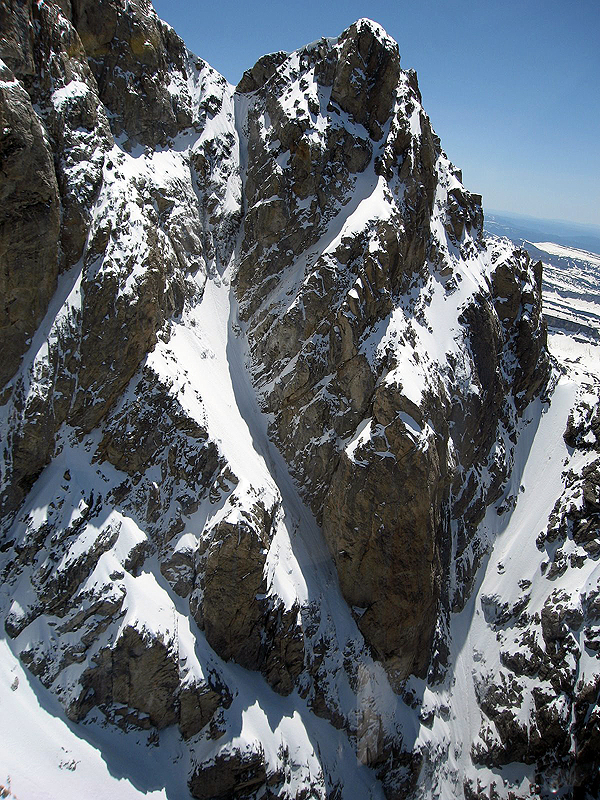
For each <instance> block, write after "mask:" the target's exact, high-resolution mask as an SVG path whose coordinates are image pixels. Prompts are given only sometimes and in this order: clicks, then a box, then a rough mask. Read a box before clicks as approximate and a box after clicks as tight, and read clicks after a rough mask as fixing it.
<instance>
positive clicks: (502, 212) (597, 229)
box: [483, 203, 600, 236]
mask: <svg viewBox="0 0 600 800" xmlns="http://www.w3.org/2000/svg"><path fill="white" fill-rule="evenodd" d="M483 213H484V214H485V215H488V214H497V215H498V216H504V217H515V218H517V219H522V220H527V221H531V222H545V223H549V224H554V225H566V226H568V227H574V228H581V229H582V230H583V231H587V232H590V233H594V234H596V235H598V236H600V224H595V223H593V222H575V221H573V220H569V219H559V218H558V217H536V216H533V215H532V214H523V213H521V212H519V211H511V210H509V209H506V208H504V209H500V208H489V207H487V206H486V205H485V203H483Z"/></svg>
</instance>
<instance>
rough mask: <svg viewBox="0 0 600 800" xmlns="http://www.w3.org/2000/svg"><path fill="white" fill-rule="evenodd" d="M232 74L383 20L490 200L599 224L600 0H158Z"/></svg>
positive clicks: (454, 148)
mask: <svg viewBox="0 0 600 800" xmlns="http://www.w3.org/2000/svg"><path fill="white" fill-rule="evenodd" d="M154 6H155V8H156V10H157V13H158V14H159V16H161V17H162V18H163V19H165V20H167V22H169V23H170V24H171V25H173V27H174V28H175V30H176V31H177V32H178V33H179V35H180V36H181V37H182V38H183V39H184V41H185V43H186V44H187V46H188V47H189V48H190V49H191V50H193V51H194V52H195V53H196V54H197V55H199V56H200V57H202V58H203V59H205V60H206V61H208V62H209V63H210V64H211V65H212V66H213V67H214V68H215V69H217V70H218V71H219V72H221V73H222V74H223V75H224V76H225V77H226V78H227V79H228V80H229V81H231V82H232V83H237V81H238V80H239V79H240V77H241V75H242V72H243V71H244V70H245V69H247V68H248V67H250V66H252V65H253V64H254V62H255V61H256V60H257V59H258V58H259V57H260V56H261V55H264V54H265V53H268V52H272V51H274V50H289V51H291V50H295V49H296V48H298V47H301V46H302V45H303V44H306V43H307V42H311V41H313V40H315V39H318V38H320V37H321V36H337V35H338V34H340V33H341V32H342V30H344V28H346V27H348V25H350V24H351V23H352V22H354V21H355V20H356V19H358V18H359V17H370V18H371V19H374V20H376V21H377V22H379V23H380V24H381V25H383V27H384V28H385V29H386V30H387V31H388V33H389V34H390V35H391V36H393V37H394V39H396V41H397V42H398V44H399V46H400V54H401V57H402V66H403V67H404V68H409V67H410V68H413V69H415V70H416V71H417V74H418V78H419V85H420V88H421V93H422V95H423V103H424V106H425V110H426V111H427V113H428V114H429V116H430V118H431V121H432V123H433V127H434V129H435V130H436V132H437V133H438V135H439V136H440V138H441V140H442V146H443V148H444V150H445V151H446V152H447V154H448V156H449V157H450V158H451V159H452V161H453V162H454V163H455V164H456V165H457V166H458V167H460V168H461V169H462V170H463V179H464V182H465V184H466V186H467V188H469V189H471V190H472V191H474V192H478V193H480V194H482V195H483V201H484V206H485V207H486V208H489V209H497V210H504V211H511V212H518V213H523V214H530V215H531V216H534V217H541V218H547V219H563V220H569V221H574V222H582V223H593V224H597V225H600V2H599V0H577V2H575V3H566V2H564V0H562V2H557V1H556V0H545V1H544V2H542V0H502V2H498V1H497V0H397V1H396V2H390V0H369V2H368V3H366V2H360V1H359V0H346V2H344V3H334V4H333V5H330V6H329V7H328V6H327V5H326V4H325V3H323V2H322V0H318V1H317V0H304V2H301V3H300V2H265V1H264V0H251V1H250V2H249V1H248V0H246V2H240V0H220V2H216V3H215V2H213V3H203V2H199V1H198V0H155V2H154Z"/></svg>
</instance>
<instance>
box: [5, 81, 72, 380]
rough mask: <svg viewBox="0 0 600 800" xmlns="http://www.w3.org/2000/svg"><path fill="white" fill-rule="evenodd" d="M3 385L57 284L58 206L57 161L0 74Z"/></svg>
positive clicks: (26, 102) (23, 99)
mask: <svg viewBox="0 0 600 800" xmlns="http://www.w3.org/2000/svg"><path fill="white" fill-rule="evenodd" d="M0 80H2V87H0V126H1V130H2V138H1V139H0V169H1V173H0V174H1V178H2V182H1V184H0V208H1V210H0V261H1V264H2V269H1V271H0V293H1V295H2V308H1V310H0V313H1V315H2V316H1V318H0V346H1V347H2V352H3V354H4V357H3V359H2V366H1V367H0V386H2V387H3V386H4V385H5V384H6V382H7V381H8V380H9V379H10V378H12V376H13V375H14V373H15V372H16V370H17V368H18V366H19V363H20V360H21V357H22V355H23V353H24V352H25V350H26V348H27V344H28V342H29V341H30V338H31V336H33V334H34V333H35V331H36V329H37V326H38V325H39V323H40V321H41V319H42V317H43V316H44V314H45V312H46V308H47V307H48V303H49V301H50V298H51V297H52V295H53V294H54V290H55V289H56V279H57V277H58V268H59V252H58V240H59V230H60V205H59V196H58V187H57V183H56V175H55V172H54V161H53V158H52V153H51V151H50V148H49V147H48V144H47V142H46V141H45V139H44V132H43V128H42V125H41V124H40V120H39V118H38V117H37V115H36V114H35V112H34V111H33V108H32V106H31V101H30V98H29V96H28V94H27V92H26V91H25V90H24V89H23V88H22V86H21V85H20V83H19V82H18V81H17V80H16V78H15V76H14V75H13V73H12V72H11V71H10V70H9V69H8V68H7V67H4V68H3V70H2V72H1V73H0Z"/></svg>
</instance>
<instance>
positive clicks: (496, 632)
mask: <svg viewBox="0 0 600 800" xmlns="http://www.w3.org/2000/svg"><path fill="white" fill-rule="evenodd" d="M0 31H2V34H1V38H0V57H1V58H2V59H4V63H5V65H6V68H5V69H4V70H3V72H2V82H1V83H0V157H1V159H2V166H1V169H2V173H1V175H2V176H3V177H1V178H0V181H1V182H0V193H1V196H2V204H1V206H0V258H2V259H3V261H2V269H1V270H0V288H1V290H2V296H3V297H4V298H6V301H5V303H4V304H3V307H2V309H0V312H1V314H2V316H1V317H0V345H1V346H2V350H3V354H4V362H3V365H4V366H3V372H2V373H1V378H2V390H1V391H2V394H1V403H2V405H0V426H1V430H2V434H1V438H2V443H3V447H2V451H1V453H0V457H1V461H0V469H1V476H2V493H1V498H0V502H1V504H2V527H1V545H0V574H1V576H2V580H1V583H0V611H1V614H2V621H3V629H4V631H5V634H6V636H5V638H4V639H3V641H2V648H1V650H0V659H1V660H2V664H3V666H4V667H5V668H6V670H7V671H8V672H9V673H10V674H11V675H14V676H15V678H17V680H16V681H15V680H13V679H12V678H11V680H10V681H9V682H6V681H5V682H3V683H2V684H1V686H0V692H1V695H0V701H1V703H2V707H3V708H4V709H5V713H6V714H8V715H10V714H12V712H13V711H14V712H15V715H18V717H19V723H20V724H19V727H18V729H17V730H16V731H15V736H14V737H11V740H10V741H9V742H8V743H7V747H6V749H5V752H4V753H3V755H2V758H3V759H4V761H3V762H2V764H3V766H4V764H5V763H6V767H7V770H6V771H7V773H9V774H10V775H11V776H12V779H13V782H12V790H11V791H14V794H15V795H17V796H19V797H36V796H41V794H42V792H47V787H48V785H51V786H52V787H53V788H52V791H54V793H55V794H57V795H58V794H60V795H61V796H64V797H75V796H86V795H89V791H90V785H92V784H93V786H94V791H98V792H99V793H101V792H104V793H106V794H108V793H113V794H114V793H115V792H116V793H117V794H119V796H123V797H127V798H136V797H139V796H140V795H141V794H144V795H145V796H147V795H149V794H151V793H152V794H154V793H156V794H157V795H158V796H162V797H164V798H167V799H168V800H182V799H183V800H184V799H185V798H189V797H194V798H197V799H198V800H211V798H260V797H266V796H272V797H280V798H287V799H288V800H301V798H306V797H308V796H311V797H317V798H322V800H326V798H331V797H339V798H343V799H344V800H351V799H352V798H364V797H371V798H381V799H382V798H384V797H387V798H389V800H392V799H395V798H398V797H408V798H415V799H416V798H418V797H423V796H427V797H430V796H431V797H437V796H439V797H450V796H452V797H454V796H456V797H466V798H468V800H472V798H483V797H488V796H492V795H493V796H494V797H496V796H497V797H499V798H502V800H509V799H510V798H525V797H530V796H532V794H533V795H534V796H536V795H542V794H544V793H546V792H549V791H550V790H551V789H552V788H556V787H560V786H561V785H562V786H567V787H569V788H568V791H571V790H573V787H575V786H577V787H583V786H588V787H591V788H590V789H589V791H590V792H592V793H593V792H595V791H596V788H597V786H596V784H595V783H594V781H596V782H597V767H598V763H597V762H598V758H597V754H598V751H599V744H600V743H598V734H597V724H596V721H597V715H598V711H597V704H598V692H599V689H600V683H599V681H598V677H597V676H598V669H597V657H596V654H597V652H598V647H597V644H598V624H597V622H598V596H597V595H598V591H597V584H598V571H597V561H596V559H597V554H598V548H599V547H600V544H598V529H599V526H598V511H597V505H598V502H600V499H599V498H598V495H597V485H598V470H599V469H600V467H599V465H598V458H597V452H598V441H597V439H598V437H597V436H596V435H595V434H594V431H596V432H597V427H598V425H597V410H596V400H595V399H594V397H595V395H594V391H595V388H594V387H593V386H589V387H583V388H582V387H579V386H578V385H577V384H576V383H574V382H573V381H567V380H564V379H560V380H559V375H558V373H557V372H556V371H554V370H553V368H552V364H551V361H550V358H549V355H548V351H547V346H546V332H545V325H544V322H543V319H542V309H541V295H540V285H541V266H540V265H539V264H533V263H532V262H531V261H530V259H529V258H528V256H527V254H526V253H524V252H522V251H520V250H514V249H513V248H512V247H511V246H510V245H509V243H508V242H507V241H500V240H489V239H488V240H486V239H485V238H484V236H483V233H482V219H483V217H482V210H481V198H480V197H479V196H477V195H473V194H471V193H469V192H468V191H467V190H466V189H465V187H464V186H463V185H462V183H461V178H460V173H459V171H458V170H456V169H455V168H454V167H453V166H452V164H451V163H450V162H449V160H448V158H447V157H446V155H445V154H444V152H443V151H442V149H441V145H440V142H439V139H438V138H437V136H436V135H435V133H434V132H433V129H432V126H431V123H430V120H429V118H428V116H427V114H426V113H425V110H424V109H423V106H422V103H421V97H420V95H419V92H418V87H417V84H416V78H415V76H414V73H412V72H410V71H408V72H405V71H403V70H402V69H401V68H400V59H399V55H398V48H397V45H396V44H395V43H394V42H393V40H392V39H390V38H389V37H388V36H387V34H385V32H384V31H383V29H381V28H380V27H379V26H378V25H376V23H372V22H371V21H368V20H359V21H358V22H357V23H354V24H353V25H352V26H350V27H349V28H348V29H347V30H346V31H345V32H344V33H342V34H341V35H340V37H338V38H337V39H323V40H320V41H318V42H316V43H313V44H312V45H310V46H308V47H305V48H301V49H299V50H297V51H295V52H294V53H289V54H288V53H283V52H278V53H274V54H270V55H268V56H265V57H263V58H262V59H259V61H258V62H257V64H256V65H255V66H254V67H252V69H250V70H249V71H247V72H246V73H245V74H244V76H243V78H242V80H241V81H240V84H239V85H238V87H237V89H236V88H234V87H232V86H231V85H230V84H228V83H227V81H226V80H225V79H224V78H222V76H220V75H219V74H218V73H216V72H215V71H214V70H212V68H211V67H210V66H209V65H207V64H206V63H205V62H203V61H201V60H200V59H198V58H196V57H195V56H193V55H192V54H190V53H189V51H187V49H186V48H185V46H184V44H183V42H182V41H181V40H180V39H179V38H178V37H177V36H176V34H175V33H174V32H173V30H172V29H171V28H170V27H169V26H166V25H164V24H163V23H162V22H160V20H158V18H157V17H156V16H155V15H154V14H153V13H149V6H147V5H146V4H143V3H130V2H127V0H100V2H98V1H97V0H96V1H95V2H90V0H71V3H70V4H67V3H65V4H61V5H58V4H55V3H49V2H41V0H40V1H39V2H38V0H28V2H26V3H22V4H19V5H18V8H16V9H15V7H13V5H12V4H8V3H7V2H4V0H0ZM589 380H591V379H589ZM567 421H568V422H567ZM565 429H566V438H565V439H563V436H562V434H563V431H565ZM540 532H541V533H540ZM32 687H33V689H35V692H37V697H39V698H40V703H41V705H40V703H38V701H37V699H36V694H35V693H34V691H33V689H32ZM53 704H54V705H53ZM57 704H58V705H57ZM42 709H54V711H52V712H50V711H47V710H42ZM56 709H62V711H60V710H56ZM63 714H64V715H66V718H68V720H69V723H68V724H67V723H66V722H65V721H64V719H63V716H62V715H63ZM7 718H8V717H7ZM40 720H43V724H41V722H40ZM82 726H85V727H82ZM81 730H84V731H85V736H84V737H77V735H76V734H77V732H78V731H81ZM21 732H23V734H21ZM33 732H35V735H33ZM58 740H60V741H61V742H64V745H61V747H64V749H65V754H64V756H63V755H61V756H60V762H59V764H58V766H57V765H56V755H55V754H56V747H57V745H56V741H58ZM157 743H158V744H159V745H160V746H159V747H156V745H157ZM67 751H68V752H67ZM61 752H62V751H61ZM48 754H51V755H48ZM99 754H100V755H99ZM100 756H101V757H100ZM33 761H35V762H36V763H39V764H42V765H43V767H42V768H41V769H42V772H41V773H40V774H41V776H42V777H41V778H40V777H39V775H38V774H37V773H34V772H33V771H31V770H29V769H28V768H27V765H28V764H30V763H32V762H33ZM73 765H74V766H73ZM582 791H583V789H582Z"/></svg>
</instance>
